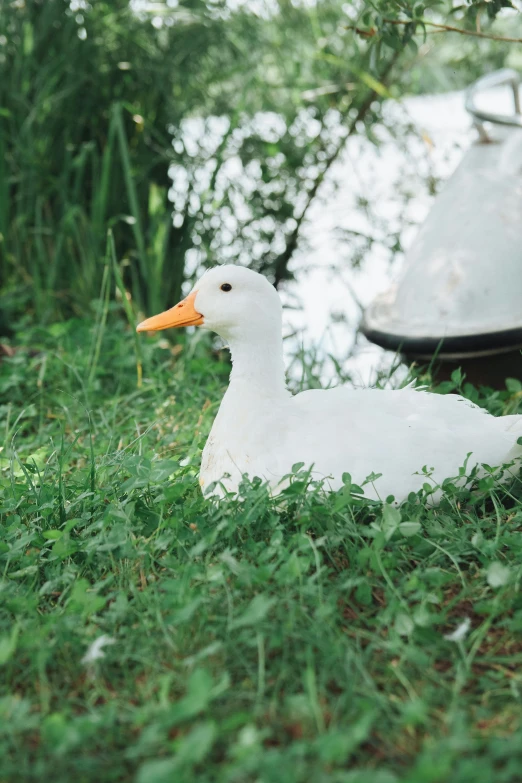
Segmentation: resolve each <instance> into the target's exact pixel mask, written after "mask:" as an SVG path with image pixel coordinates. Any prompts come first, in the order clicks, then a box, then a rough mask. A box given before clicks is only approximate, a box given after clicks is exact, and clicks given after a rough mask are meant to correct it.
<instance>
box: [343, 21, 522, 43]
mask: <svg viewBox="0 0 522 783" xmlns="http://www.w3.org/2000/svg"><path fill="white" fill-rule="evenodd" d="M383 22H384V23H385V24H402V25H407V24H415V23H416V22H417V23H418V24H424V25H427V26H428V27H436V28H437V30H441V31H443V32H447V33H460V35H471V36H472V37H473V38H487V39H488V40H490V41H502V42H503V43H522V38H509V37H505V36H502V35H493V33H481V32H479V31H478V30H465V29H464V28H463V27H453V26H452V25H449V24H439V23H438V22H430V20H429V19H383ZM353 29H355V28H353ZM374 34H375V33H374Z"/></svg>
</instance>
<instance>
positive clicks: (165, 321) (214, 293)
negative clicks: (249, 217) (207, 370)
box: [137, 264, 281, 340]
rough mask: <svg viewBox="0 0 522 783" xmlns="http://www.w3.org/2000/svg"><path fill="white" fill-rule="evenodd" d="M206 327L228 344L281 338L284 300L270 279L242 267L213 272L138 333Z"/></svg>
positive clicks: (142, 325)
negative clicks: (270, 336)
mask: <svg viewBox="0 0 522 783" xmlns="http://www.w3.org/2000/svg"><path fill="white" fill-rule="evenodd" d="M179 326H202V327H203V328H204V329H210V330H211V331H213V332H216V333H217V334H219V336H220V337H223V339H225V340H230V339H233V338H237V337H247V338H248V337H255V336H263V335H265V336H266V335H267V333H271V332H273V331H274V330H276V331H277V332H278V334H279V335H280V334H281V300H280V299H279V296H278V294H277V292H276V290H275V288H274V287H273V286H272V285H271V284H270V283H269V282H268V280H267V279H266V277H263V275H260V274H258V273H257V272H253V271H252V270H251V269H246V268H245V267H242V266H234V265H233V264H226V265H224V266H216V267H213V268H212V269H209V270H208V271H207V272H205V274H204V275H203V276H202V277H201V278H200V279H199V280H198V282H197V283H196V285H195V286H194V288H193V289H192V291H191V292H190V294H189V295H188V296H187V297H186V298H185V299H183V300H182V301H181V302H179V304H177V305H175V306H174V307H171V309H170V310H166V311H165V312H164V313H160V314H159V315H154V316H153V317H152V318H147V320H146V321H142V323H140V324H139V325H138V326H137V331H138V332H156V331H159V330H160V329H170V328H171V327H179Z"/></svg>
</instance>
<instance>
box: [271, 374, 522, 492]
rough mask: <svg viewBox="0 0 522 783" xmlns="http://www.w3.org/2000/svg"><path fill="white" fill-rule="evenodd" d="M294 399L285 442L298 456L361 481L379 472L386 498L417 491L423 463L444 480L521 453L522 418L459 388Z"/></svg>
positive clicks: (341, 392) (434, 478)
mask: <svg viewBox="0 0 522 783" xmlns="http://www.w3.org/2000/svg"><path fill="white" fill-rule="evenodd" d="M293 404H294V409H295V413H296V417H295V422H294V424H293V429H292V424H291V425H290V427H289V440H288V445H287V447H286V448H287V452H288V453H292V455H293V456H294V457H295V456H296V455H298V454H301V455H302V457H301V458H300V459H295V461H296V462H297V461H304V462H305V463H307V464H308V463H310V464H311V463H314V465H315V466H316V468H317V470H318V472H319V473H321V474H327V473H330V474H331V475H334V476H335V477H337V479H339V478H340V477H341V475H342V473H343V472H349V473H350V474H351V475H352V477H354V479H355V480H357V481H358V482H360V481H361V480H364V479H365V478H366V476H368V475H370V474H371V473H381V474H382V476H383V477H382V479H379V482H380V485H379V489H380V492H379V494H380V495H381V497H383V496H386V495H387V494H393V495H395V497H405V496H407V494H408V493H409V492H411V491H416V490H417V489H418V488H419V487H420V486H422V483H423V482H424V481H425V478H423V477H422V472H423V468H426V469H427V470H428V472H429V473H430V474H431V479H430V480H431V482H432V483H436V484H440V483H441V482H442V481H443V480H444V479H446V478H450V477H455V476H458V474H459V469H460V468H461V467H463V466H464V465H467V467H468V469H471V468H472V467H473V466H474V465H476V464H482V463H487V464H489V465H495V466H496V465H501V464H504V463H505V462H507V461H510V460H511V459H513V458H514V457H517V456H518V455H519V454H521V453H522V448H521V447H520V446H518V445H517V443H516V441H517V438H518V437H519V436H520V434H522V417H520V419H518V417H517V419H516V420H515V421H512V422H509V423H507V422H506V420H507V419H508V418H510V417H503V418H496V417H494V416H491V415H490V414H488V413H487V412H486V411H484V410H483V409H482V408H480V407H478V406H477V405H474V404H473V403H471V402H470V401H469V400H466V399H465V398H463V397H459V396H457V395H438V394H433V393H429V392H424V391H416V390H414V389H411V388H406V389H401V390H397V391H389V390H378V389H364V390H354V389H348V388H346V387H340V388H336V389H331V390H325V391H319V390H312V391H308V392H303V393H302V394H299V395H297V396H296V397H294V398H293ZM519 421H520V424H519ZM469 454H471V457H469V458H468V455H469ZM415 474H418V476H417V478H413V476H415Z"/></svg>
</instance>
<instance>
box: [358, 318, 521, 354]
mask: <svg viewBox="0 0 522 783" xmlns="http://www.w3.org/2000/svg"><path fill="white" fill-rule="evenodd" d="M361 332H362V333H363V334H364V336H365V337H366V338H367V339H368V340H370V341H371V342H372V343H376V344H377V345H380V346H381V347H382V348H386V349H387V350H389V351H401V352H402V353H411V354H419V355H420V354H430V355H433V354H434V353H437V354H438V355H439V356H441V357H442V356H446V355H448V354H452V355H453V356H459V357H465V356H471V355H474V356H476V355H478V354H482V355H484V356H487V355H488V354H490V353H498V352H504V351H506V352H507V351H511V350H514V349H516V348H520V347H522V327H517V328H516V329H504V330H502V331H498V332H486V333H485V334H466V335H460V336H458V337H451V336H450V337H408V336H407V335H404V334H393V333H390V332H382V331H380V330H379V329H373V328H372V327H371V326H369V325H368V324H367V323H364V322H363V323H362V324H361Z"/></svg>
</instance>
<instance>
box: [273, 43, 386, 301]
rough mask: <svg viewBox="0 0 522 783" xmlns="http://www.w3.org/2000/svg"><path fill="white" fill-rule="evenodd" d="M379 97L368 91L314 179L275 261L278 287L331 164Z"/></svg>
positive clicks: (275, 275)
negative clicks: (292, 228)
mask: <svg viewBox="0 0 522 783" xmlns="http://www.w3.org/2000/svg"><path fill="white" fill-rule="evenodd" d="M398 57H399V52H394V55H393V57H392V59H391V60H390V62H389V63H388V64H387V65H386V68H385V69H384V71H383V73H382V74H381V75H380V76H379V82H381V83H384V81H385V80H386V79H387V77H388V76H389V74H390V71H391V69H392V68H393V66H394V65H395V63H396V62H397V59H398ZM376 97H378V95H377V92H376V91H375V90H370V91H369V92H368V95H367V96H366V98H365V99H364V101H363V103H362V104H361V106H360V107H359V111H358V112H357V115H356V117H355V118H354V119H353V120H352V122H351V124H350V126H349V128H348V130H347V132H346V133H345V135H344V136H343V138H342V139H341V141H340V142H339V144H338V145H337V147H336V148H335V149H334V151H333V152H332V153H331V154H330V156H329V157H328V158H327V159H326V161H325V163H324V166H323V169H322V171H321V172H320V173H319V175H318V176H317V178H316V179H315V181H314V184H313V185H312V187H311V188H310V190H309V191H308V197H307V199H306V203H305V205H304V207H303V209H302V210H301V214H300V215H299V217H298V218H296V225H295V228H294V230H293V231H292V232H291V234H290V235H289V236H288V238H287V240H286V246H285V249H284V250H283V252H282V253H281V254H280V255H279V256H278V257H277V259H276V261H275V271H274V285H275V287H276V288H277V287H278V285H279V283H280V282H281V281H282V280H284V279H285V278H286V268H287V265H288V262H289V260H290V258H291V257H292V255H293V253H294V251H295V249H296V247H297V242H298V239H299V232H300V229H301V226H302V224H303V221H304V219H305V217H306V215H307V213H308V210H309V208H310V206H311V204H312V202H313V200H314V198H315V197H316V195H317V191H318V190H319V188H320V186H321V185H322V183H323V181H324V178H325V176H326V174H327V173H328V171H329V170H330V168H331V166H332V164H333V163H335V161H336V160H337V158H338V157H339V155H340V154H341V152H342V150H343V149H344V145H345V144H346V142H347V141H348V139H349V138H350V136H353V135H354V133H355V132H356V130H357V125H358V123H359V122H361V120H363V119H364V117H365V116H366V114H367V113H368V111H369V109H370V106H371V105H372V103H373V101H374V100H375V98H376Z"/></svg>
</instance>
